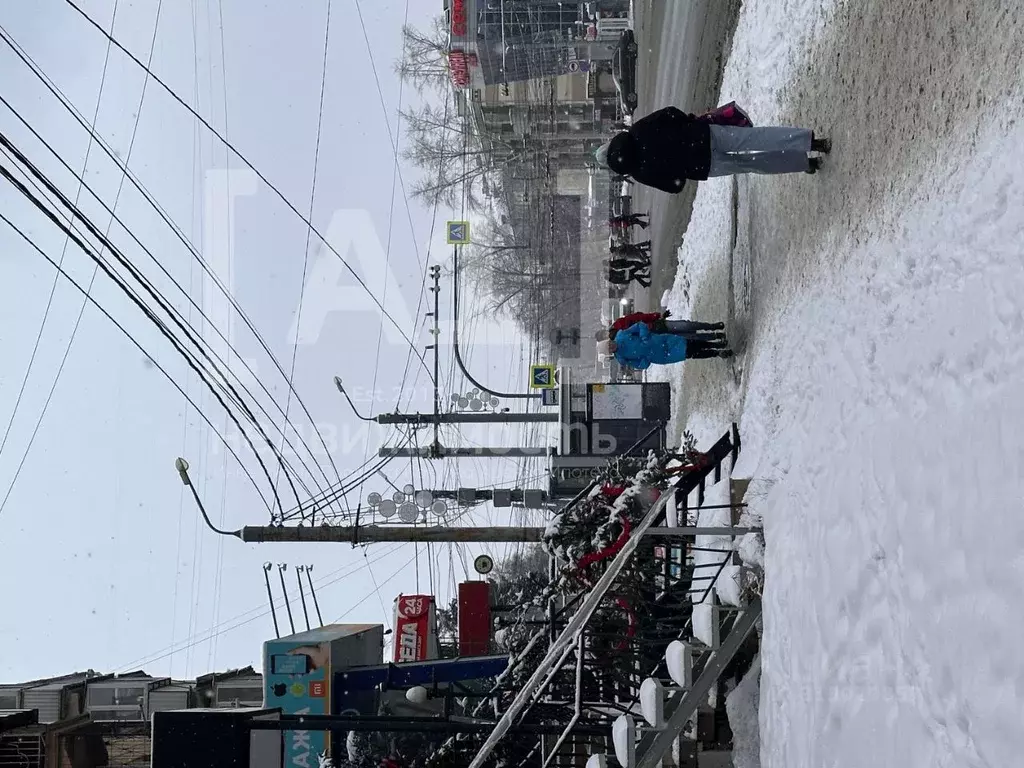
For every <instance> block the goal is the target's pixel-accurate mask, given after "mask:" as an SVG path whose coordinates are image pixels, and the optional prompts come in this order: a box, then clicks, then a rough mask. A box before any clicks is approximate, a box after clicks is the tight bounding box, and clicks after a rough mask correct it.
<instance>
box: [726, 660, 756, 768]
mask: <svg viewBox="0 0 1024 768" xmlns="http://www.w3.org/2000/svg"><path fill="white" fill-rule="evenodd" d="M760 697H761V660H760V659H759V658H758V659H754V663H753V664H752V665H751V667H750V669H749V670H748V671H747V674H746V675H744V676H743V679H742V680H741V681H740V683H739V685H737V686H736V687H735V688H734V689H733V690H732V691H731V692H730V693H729V694H728V695H727V696H726V697H725V713H726V715H727V716H728V717H729V727H730V728H731V729H732V764H733V768H761V731H760V726H759V725H758V702H759V700H760Z"/></svg>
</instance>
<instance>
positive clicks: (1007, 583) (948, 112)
mask: <svg viewBox="0 0 1024 768" xmlns="http://www.w3.org/2000/svg"><path fill="white" fill-rule="evenodd" d="M1022 50H1024V12H1022V9H1021V8H1020V7H1019V6H1017V5H1012V4H1008V3H1003V4H1000V3H995V2H993V3H986V4H963V3H954V2H951V1H943V2H927V3H926V2H922V1H921V0H913V1H912V2H908V3H902V4H895V3H892V4H888V3H870V4H857V3H824V4H821V3H817V2H814V3H812V2H810V1H809V0H791V1H790V2H787V3H771V2H768V1H767V0H751V1H750V2H749V3H747V4H745V6H744V12H743V16H742V18H741V20H740V25H739V28H738V30H737V34H736V42H735V47H734V50H733V54H732V57H731V59H730V63H729V67H728V69H727V71H726V75H725V84H724V86H723V98H725V99H732V98H735V99H737V100H738V101H739V102H740V103H741V104H742V105H743V106H744V107H748V108H749V109H750V110H751V113H752V115H753V117H754V119H755V120H756V121H757V122H760V123H766V122H777V123H790V124H793V123H796V124H801V123H804V124H807V123H810V124H813V125H815V126H816V127H822V128H824V129H826V130H828V131H829V132H831V134H832V136H833V138H834V139H835V146H836V153H835V156H834V157H833V158H832V159H831V162H830V163H829V165H828V166H827V168H826V170H825V171H824V172H823V173H822V174H820V175H819V176H818V177H815V178H813V179H812V178H808V177H794V178H749V179H739V180H737V182H736V183H735V185H734V183H733V182H732V181H731V180H728V179H723V180H715V181H712V182H708V183H706V184H703V185H701V188H700V191H699V193H698V196H697V199H696V203H695V208H694V215H693V219H692V220H691V223H690V227H689V229H688V231H687V234H686V238H685V240H684V244H683V247H682V249H681V251H680V275H679V279H678V280H677V290H676V291H675V293H674V295H673V302H672V305H671V308H672V310H673V313H674V314H676V315H677V316H679V317H687V316H694V317H696V318H697V319H709V318H711V319H717V315H719V314H722V313H728V314H730V316H731V327H730V333H731V335H732V336H733V337H734V338H735V339H737V340H738V341H739V342H741V343H742V345H743V346H742V348H743V351H742V353H741V354H740V355H739V356H738V357H737V359H736V365H735V368H733V367H731V366H726V365H715V364H711V363H709V362H707V361H698V362H696V363H688V364H686V365H685V366H681V367H680V368H681V370H679V369H677V370H676V371H673V374H674V383H675V385H676V386H677V392H678V393H679V402H680V405H681V408H682V409H683V413H684V416H683V419H681V422H680V424H678V425H677V428H678V429H680V430H681V429H682V427H683V426H684V423H685V424H688V428H689V429H690V430H691V431H692V432H693V433H694V434H695V435H696V437H697V438H698V440H699V441H704V440H706V439H708V438H709V437H711V436H713V434H714V432H715V431H716V430H717V429H718V425H720V424H721V423H723V422H725V421H729V420H733V419H734V418H737V419H739V422H740V429H741V432H742V433H743V435H744V443H745V447H744V453H743V455H742V456H741V459H740V464H739V465H738V466H737V468H736V470H735V472H734V475H736V476H748V477H754V478H757V479H758V480H759V483H758V485H759V491H758V494H757V496H756V497H755V498H750V497H749V495H748V501H750V502H751V503H752V505H755V506H754V507H753V508H754V509H755V511H757V512H759V513H760V514H762V515H763V518H764V523H765V528H766V538H767V552H766V586H765V594H764V603H765V616H764V635H763V638H762V639H763V647H762V657H761V661H762V679H761V688H762V693H761V697H762V698H761V704H762V707H761V715H760V717H761V758H762V764H763V765H765V766H767V768H805V767H806V768H821V767H822V766H828V767H829V768H862V767H863V766H901V768H902V767H903V766H908V767H910V768H917V767H918V766H920V767H921V768H925V767H927V768H936V767H938V768H945V767H946V766H949V768H953V767H954V766H956V767H957V768H960V767H961V766H993V768H996V767H999V768H1002V766H1009V765H1016V764H1018V761H1019V755H1020V753H1021V752H1022V750H1024V737H1021V736H1020V735H1019V733H1020V732H1019V724H1020V723H1021V722H1024V657H1022V656H1021V654H1020V653H1019V651H1018V648H1017V646H1018V645H1019V637H1020V635H1021V632H1022V629H1024V622H1022V620H1021V619H1020V618H1019V616H1020V610H1019V606H1020V603H1021V600H1022V598H1024V554H1022V553H1024V517H1022V516H1021V514H1020V504H1021V499H1022V498H1024V402H1022V401H1021V399H1020V396H1019V388H1020V387H1019V382H1020V381H1022V380H1024V345H1022V344H1021V338H1022V335H1024V264H1022V260H1021V257H1020V244H1021V242H1022V235H1024V179H1022V178H1021V177H1020V169H1021V168H1024V149H1022V147H1024V107H1022V104H1024V93H1022V92H1021V89H1020V86H1019V78H1018V73H1019V71H1020V68H1021V63H1022V60H1021V51H1022ZM715 362H717V361H715ZM702 363H703V364H702Z"/></svg>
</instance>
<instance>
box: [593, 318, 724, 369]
mask: <svg viewBox="0 0 1024 768" xmlns="http://www.w3.org/2000/svg"><path fill="white" fill-rule="evenodd" d="M603 348H604V351H606V352H607V353H609V354H614V355H615V359H616V360H617V361H618V362H619V364H621V365H625V366H627V367H629V368H636V369H637V370H641V371H643V370H646V369H647V368H650V367H651V366H652V365H672V364H673V363H682V362H684V361H686V360H697V359H702V358H709V357H722V358H726V357H732V350H731V349H729V348H728V346H727V345H726V343H725V342H710V341H687V340H686V339H685V338H683V337H682V336H678V335H676V334H671V333H651V330H650V328H648V327H647V325H646V324H645V323H635V324H633V325H631V326H630V327H629V328H626V329H625V330H624V331H619V332H618V333H617V334H615V340H614V341H612V340H608V341H605V342H604V343H603Z"/></svg>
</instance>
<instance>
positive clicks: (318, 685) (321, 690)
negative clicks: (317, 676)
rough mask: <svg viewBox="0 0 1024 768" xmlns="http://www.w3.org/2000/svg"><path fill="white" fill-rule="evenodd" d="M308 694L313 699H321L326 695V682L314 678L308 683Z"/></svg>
mask: <svg viewBox="0 0 1024 768" xmlns="http://www.w3.org/2000/svg"><path fill="white" fill-rule="evenodd" d="M309 695H310V697H312V698H314V699H322V698H323V697H324V696H326V695H327V683H326V682H325V681H323V680H314V681H313V682H311V683H310V684H309Z"/></svg>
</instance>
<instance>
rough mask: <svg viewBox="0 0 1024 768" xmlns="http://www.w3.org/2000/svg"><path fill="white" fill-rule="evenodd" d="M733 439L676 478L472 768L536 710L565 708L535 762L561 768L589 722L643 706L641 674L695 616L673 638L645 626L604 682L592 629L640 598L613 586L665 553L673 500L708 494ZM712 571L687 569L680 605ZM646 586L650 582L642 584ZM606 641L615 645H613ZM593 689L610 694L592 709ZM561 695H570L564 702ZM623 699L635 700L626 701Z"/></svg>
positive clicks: (556, 639)
mask: <svg viewBox="0 0 1024 768" xmlns="http://www.w3.org/2000/svg"><path fill="white" fill-rule="evenodd" d="M733 434H735V433H733ZM730 437H731V435H727V436H726V437H724V438H723V439H722V440H721V441H719V443H716V446H715V448H716V449H719V451H718V454H716V460H715V461H713V462H711V463H709V464H708V465H707V466H706V467H705V468H704V470H702V471H700V472H696V473H691V474H689V475H682V476H680V477H678V478H676V479H675V481H674V483H673V485H672V486H670V488H669V489H668V490H667V491H666V492H665V493H662V495H661V497H660V498H659V499H658V501H657V502H655V503H654V504H653V505H652V506H651V507H650V508H649V509H648V510H647V512H646V513H645V514H644V516H643V518H642V519H641V520H640V521H639V522H638V523H637V524H636V525H635V527H634V528H633V529H632V530H631V531H630V536H629V538H628V539H627V540H626V541H625V543H624V544H623V546H622V547H621V549H620V550H619V551H618V552H617V554H616V555H615V557H614V559H612V560H611V561H610V562H608V563H607V564H606V566H605V570H604V573H603V574H602V575H601V577H600V578H599V579H598V581H597V582H596V583H595V584H594V585H593V586H592V587H591V588H590V589H589V591H588V592H587V593H586V596H585V597H584V599H583V600H582V601H581V602H580V604H579V607H578V608H577V610H576V611H575V613H573V614H572V616H571V617H570V618H569V619H568V620H567V621H566V622H565V625H564V626H563V627H562V628H561V630H560V631H558V632H557V633H556V634H555V635H554V636H553V637H552V638H551V642H550V645H549V646H548V648H547V651H546V653H545V655H544V657H543V658H542V659H540V660H539V661H538V663H537V666H536V668H535V669H534V670H533V673H532V674H531V675H530V677H529V679H528V680H527V681H526V682H525V683H524V684H523V685H522V686H521V688H520V689H519V691H518V692H517V693H516V695H515V696H514V698H513V699H512V701H511V703H510V704H509V705H508V707H507V708H506V709H505V711H504V712H503V713H502V714H501V717H500V718H499V720H498V722H497V723H496V725H495V727H494V729H493V730H492V732H491V734H490V735H489V736H488V737H487V739H486V740H485V741H484V743H483V745H482V746H481V747H480V749H479V751H478V752H477V754H476V756H475V757H474V758H473V759H472V761H471V762H470V763H469V766H470V768H482V766H483V765H484V764H485V762H486V761H487V760H488V758H489V757H490V756H491V754H492V752H493V751H494V750H495V748H496V747H497V746H498V744H499V743H500V742H502V740H503V738H504V737H505V735H506V734H507V733H508V731H509V729H510V728H511V727H512V726H513V725H514V724H516V723H519V722H523V721H524V719H525V718H527V717H528V716H529V715H530V714H531V713H532V712H533V710H534V709H535V708H540V709H543V710H545V711H544V712H542V713H538V717H541V716H545V719H548V720H550V719H552V717H551V715H552V714H554V713H552V712H551V711H550V707H552V706H555V707H560V708H561V714H562V715H564V716H566V719H565V720H564V722H566V725H565V726H564V728H563V730H562V732H561V734H560V735H559V736H558V737H557V738H555V739H553V740H551V741H549V742H548V743H547V744H545V742H544V740H543V739H542V740H539V741H538V744H537V747H536V750H534V751H531V755H533V754H534V752H538V753H539V755H540V756H542V757H543V763H542V765H543V766H544V767H545V768H551V766H559V765H560V764H561V757H562V756H563V752H565V751H566V749H567V748H568V752H569V754H568V755H567V756H566V757H567V758H568V762H569V763H573V761H574V760H575V758H576V757H577V755H576V754H575V747H576V746H577V741H578V740H576V739H574V738H573V731H574V729H576V728H577V726H578V725H579V723H580V722H581V721H582V720H583V719H584V718H586V719H587V721H588V722H591V723H592V722H595V721H604V722H606V723H610V722H611V719H612V718H613V717H614V714H615V712H616V711H618V710H620V707H619V704H620V702H621V701H622V700H623V699H625V700H627V701H631V704H632V703H633V702H635V697H636V693H637V690H638V688H639V683H640V681H641V680H642V677H641V674H642V673H641V670H643V669H647V668H650V666H652V664H654V663H655V658H658V657H660V656H661V655H662V654H663V652H664V648H665V646H667V644H668V643H669V642H670V641H671V640H672V639H675V637H676V636H680V635H682V634H683V633H684V632H685V631H686V629H687V627H688V626H690V627H692V617H691V618H690V619H688V620H687V621H686V622H685V624H684V625H683V626H679V627H676V628H675V630H676V631H675V633H674V634H673V635H672V636H668V635H666V636H663V637H655V638H653V639H650V638H645V637H644V634H645V633H644V631H643V630H644V627H640V628H639V631H637V632H634V633H633V634H631V635H630V636H629V638H628V640H627V641H626V642H625V644H624V645H622V644H621V639H620V645H619V646H618V647H617V650H618V651H619V652H621V654H622V661H623V663H621V664H619V665H618V666H617V667H614V665H613V669H612V670H611V672H610V674H607V675H605V676H604V678H603V679H602V677H601V674H600V672H599V670H600V667H599V665H597V664H591V665H588V664H587V663H586V659H587V656H588V654H590V655H591V656H593V646H594V642H595V640H597V641H601V640H602V638H601V636H600V633H599V632H595V631H594V627H592V626H591V621H592V619H593V618H594V616H595V614H596V613H597V611H598V609H599V608H600V607H601V605H602V602H604V601H606V599H607V598H609V597H616V598H617V600H618V601H620V603H621V601H624V600H626V601H628V598H630V597H632V598H633V599H634V600H636V599H637V595H635V594H628V595H625V596H623V595H620V594H619V592H613V591H612V590H613V587H615V586H616V585H617V583H618V581H619V579H620V577H621V576H622V575H623V574H625V573H628V570H629V568H630V567H631V566H632V565H634V562H633V561H634V558H635V557H636V555H637V553H638V551H643V552H647V553H650V554H651V555H652V556H653V552H654V549H655V547H656V546H657V536H656V530H653V528H654V526H655V525H656V524H658V523H659V522H661V521H663V519H664V516H665V508H666V504H667V502H668V500H669V499H670V498H673V496H674V494H675V493H677V492H684V493H687V494H688V493H690V492H692V491H693V490H697V489H698V486H700V487H702V484H703V480H704V478H706V477H707V476H708V475H710V474H711V473H712V472H714V473H715V475H716V477H719V476H720V468H719V465H720V463H721V461H722V460H723V459H724V458H725V456H726V455H728V452H723V451H722V450H721V447H722V446H723V445H724V446H726V447H727V448H729V449H733V448H734V446H733V445H732V443H730V442H729V438H730ZM723 441H724V444H723ZM575 501H576V500H574V502H575ZM651 534H654V535H651ZM642 543H643V544H644V545H645V546H644V549H643V550H641V544H642ZM646 545H650V546H649V547H648V546H646ZM666 546H667V545H666ZM718 551H722V550H718ZM723 554H725V556H724V557H723V558H722V560H721V561H720V562H717V563H715V564H714V567H716V569H717V570H716V572H715V574H714V576H711V577H708V578H707V579H706V580H707V582H708V583H707V585H706V586H705V587H704V591H703V594H702V599H701V601H700V602H703V600H704V599H706V598H707V596H708V595H709V594H710V592H711V590H712V589H713V587H714V584H715V583H716V582H717V579H718V577H719V576H720V575H721V573H722V571H723V570H724V568H725V566H726V565H727V564H728V563H729V562H730V560H731V557H732V551H731V550H730V551H728V552H724V553H723ZM704 567H705V565H698V564H696V563H694V564H693V565H689V564H687V565H686V566H683V567H682V568H681V570H680V573H679V576H678V578H676V579H675V582H677V583H676V584H675V585H674V586H676V587H678V586H680V585H682V584H683V583H684V582H685V584H686V590H685V594H682V595H680V604H681V603H682V601H683V600H685V598H686V597H687V596H689V593H690V592H691V591H692V590H693V581H694V580H701V581H703V580H704V579H702V578H701V577H698V576H697V571H698V570H699V569H701V568H704ZM634 582H635V580H634ZM639 583H642V581H641V582H639ZM676 593H677V590H675V589H672V590H662V594H673V595H674V594H676ZM645 606H646V603H645ZM604 639H605V640H607V639H608V638H604ZM574 651H575V653H576V657H575V664H573V665H571V668H572V674H571V675H570V674H568V672H569V670H570V665H569V661H570V658H571V657H572V654H573V652H574ZM570 688H571V689H572V695H571V696H568V695H566V694H567V693H568V691H569V689H570ZM588 688H596V690H598V691H602V690H603V694H604V695H602V696H600V699H599V700H598V701H595V702H592V703H589V704H590V705H589V706H588V702H587V701H586V699H585V697H584V692H585V691H586V690H588ZM559 693H561V694H562V695H561V696H559V695H558V694H559ZM609 694H610V695H609ZM622 694H627V695H626V696H622ZM628 709H629V707H628V706H627V707H626V711H628ZM585 710H589V711H585ZM601 710H603V711H601ZM586 743H587V745H588V748H589V746H590V745H592V743H593V739H589V740H587V742H586ZM531 759H532V758H531ZM521 764H525V763H521ZM531 764H532V763H531Z"/></svg>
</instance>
